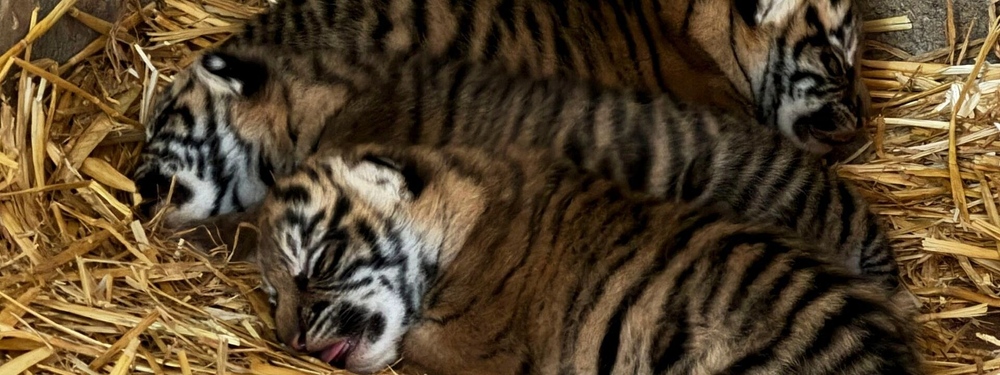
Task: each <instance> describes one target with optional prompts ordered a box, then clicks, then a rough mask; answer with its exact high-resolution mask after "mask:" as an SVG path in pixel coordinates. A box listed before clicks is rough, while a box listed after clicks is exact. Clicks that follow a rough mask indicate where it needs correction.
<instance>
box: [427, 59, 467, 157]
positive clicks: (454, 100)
mask: <svg viewBox="0 0 1000 375" xmlns="http://www.w3.org/2000/svg"><path fill="white" fill-rule="evenodd" d="M468 74H469V68H468V66H467V65H461V66H459V68H458V69H456V70H455V72H454V75H453V76H452V77H451V80H452V81H451V86H450V87H449V88H448V96H447V98H446V101H445V106H446V109H447V112H445V116H444V123H443V124H441V131H440V138H438V140H437V145H438V146H439V147H440V146H444V145H446V144H448V143H449V142H450V141H451V139H452V137H453V132H454V131H455V119H456V116H458V110H459V109H462V108H461V105H462V103H461V102H459V94H460V93H461V92H462V91H463V90H462V88H463V87H465V86H466V84H465V83H466V81H467V80H466V77H467V76H468ZM421 96H422V95H421Z"/></svg>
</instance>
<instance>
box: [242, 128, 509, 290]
mask: <svg viewBox="0 0 1000 375" xmlns="http://www.w3.org/2000/svg"><path fill="white" fill-rule="evenodd" d="M460 153H461V152H460ZM471 155H477V154H469V153H461V155H459V156H458V157H457V158H459V159H462V158H461V157H462V156H465V157H469V156H471ZM444 156H447V154H443V153H436V152H434V151H432V150H430V149H429V148H424V147H409V148H407V149H405V150H392V149H390V148H388V147H383V146H375V145H365V146H360V147H357V148H353V149H351V150H349V151H333V152H329V153H325V154H321V155H318V156H314V157H310V158H308V159H307V160H306V161H304V162H303V163H302V164H301V165H300V166H299V168H298V169H297V171H296V172H295V173H293V174H291V175H289V176H287V177H284V178H281V179H279V180H277V181H276V183H275V186H274V187H273V188H272V189H271V192H270V193H269V194H268V196H267V198H266V199H265V201H264V204H263V206H262V209H261V217H260V218H259V220H260V222H261V224H262V225H261V228H262V230H263V231H264V232H263V234H262V242H261V247H260V249H259V250H258V252H259V254H258V262H259V263H260V265H261V266H263V268H264V269H265V270H266V269H268V268H272V270H273V266H274V265H276V264H284V265H285V266H286V269H284V270H276V271H278V272H281V273H283V274H285V275H292V276H294V275H299V274H309V272H310V264H311V263H314V262H313V260H312V259H310V258H311V255H312V254H316V252H315V251H310V250H311V248H315V247H319V246H324V245H326V242H327V241H329V239H330V238H329V237H330V233H331V232H335V231H337V230H338V228H339V227H348V226H351V225H353V224H356V223H358V222H364V226H366V227H370V229H371V230H374V231H376V232H380V231H388V230H395V231H400V232H406V233H408V235H409V236H412V237H413V238H419V241H420V242H422V243H433V244H436V245H438V244H439V245H440V246H441V247H443V248H446V249H447V248H451V249H456V248H458V247H459V246H460V245H461V243H462V241H464V238H465V234H466V233H468V231H469V230H470V229H471V228H472V227H473V226H474V225H475V224H476V223H477V222H478V219H479V217H480V216H481V215H482V214H483V212H484V211H485V207H484V201H485V200H484V199H483V198H484V197H485V196H486V195H487V194H489V193H488V192H487V190H491V189H488V186H486V185H488V184H490V183H491V181H484V180H483V179H482V178H481V177H482V176H483V175H484V173H485V172H486V170H485V169H480V168H485V167H487V166H494V164H495V163H491V162H489V161H487V160H485V159H484V158H481V157H479V158H477V157H472V158H466V159H463V160H461V162H463V163H461V164H463V165H464V166H467V167H468V168H465V169H463V168H455V166H454V165H451V166H449V165H448V162H449V161H447V160H445V158H444ZM452 156H454V154H452ZM452 161H454V159H452ZM492 171H493V173H498V174H494V177H497V178H498V179H500V177H499V176H501V175H503V174H504V171H503V170H502V168H492ZM404 237H406V236H404ZM447 260H448V259H442V261H443V262H447ZM277 288H278V289H281V288H280V287H277Z"/></svg>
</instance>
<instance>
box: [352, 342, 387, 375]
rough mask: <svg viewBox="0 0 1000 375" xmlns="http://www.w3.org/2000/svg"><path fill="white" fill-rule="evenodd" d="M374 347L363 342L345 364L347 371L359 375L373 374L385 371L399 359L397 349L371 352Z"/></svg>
mask: <svg viewBox="0 0 1000 375" xmlns="http://www.w3.org/2000/svg"><path fill="white" fill-rule="evenodd" d="M372 346H373V345H371V343H369V342H367V341H362V342H361V343H360V344H359V345H358V347H357V348H355V349H354V352H353V353H351V356H350V357H348V358H347V361H346V362H345V365H346V367H347V370H348V371H351V372H354V373H358V374H372V373H375V372H379V371H382V370H385V369H386V367H388V366H389V365H391V364H393V362H395V361H396V358H398V355H397V354H396V349H395V348H392V349H390V350H371V349H372Z"/></svg>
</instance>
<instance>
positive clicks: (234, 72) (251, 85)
mask: <svg viewBox="0 0 1000 375" xmlns="http://www.w3.org/2000/svg"><path fill="white" fill-rule="evenodd" d="M201 67H202V68H204V69H205V71H206V72H208V73H209V74H210V75H212V77H213V78H216V79H218V80H221V82H222V83H223V84H224V85H225V86H226V89H228V90H230V91H232V92H234V93H237V94H240V95H243V96H251V95H253V94H255V93H257V92H258V91H259V90H260V89H261V87H263V86H264V83H265V82H267V79H268V71H267V67H266V66H264V64H262V63H260V62H259V61H255V60H252V59H248V58H243V57H239V56H236V55H233V54H230V53H226V52H221V51H216V52H209V53H206V54H205V55H202V57H201Z"/></svg>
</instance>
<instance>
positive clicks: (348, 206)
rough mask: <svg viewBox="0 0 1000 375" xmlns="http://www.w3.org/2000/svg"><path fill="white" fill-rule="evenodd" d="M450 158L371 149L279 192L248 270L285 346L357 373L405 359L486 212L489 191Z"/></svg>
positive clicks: (312, 168)
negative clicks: (254, 272) (430, 301)
mask: <svg viewBox="0 0 1000 375" xmlns="http://www.w3.org/2000/svg"><path fill="white" fill-rule="evenodd" d="M440 155H441V154H433V153H430V152H426V153H420V150H417V151H416V152H414V151H412V149H405V150H399V151H393V150H390V149H387V148H383V147H376V146H367V147H365V146H362V147H360V148H355V149H352V150H350V151H347V152H344V153H342V154H340V155H333V156H330V155H327V156H316V157H312V158H309V159H307V160H306V161H305V162H303V163H302V164H301V165H300V167H299V169H298V170H297V172H295V173H293V174H291V175H289V176H287V177H285V178H281V179H279V180H278V181H277V182H276V184H275V186H274V187H273V188H272V189H271V192H270V193H269V194H268V196H267V198H265V200H264V203H263V205H262V206H261V209H260V210H261V213H260V215H259V218H258V220H259V222H258V225H259V228H260V242H259V248H258V249H257V251H256V252H255V253H254V254H252V255H251V259H250V260H251V262H254V263H256V264H257V265H258V266H259V267H260V269H261V273H262V279H263V281H264V286H265V287H264V289H265V291H267V292H268V293H269V294H270V296H271V297H272V304H273V305H274V311H275V314H274V315H275V322H276V323H277V327H276V328H277V334H278V338H279V339H280V340H281V341H282V342H283V343H285V344H286V345H287V346H289V347H291V348H293V349H295V350H298V351H303V352H307V353H311V354H312V355H313V356H315V357H317V358H319V359H321V360H323V361H324V362H327V363H330V364H333V365H336V366H338V367H342V368H345V369H347V370H350V371H352V372H359V373H369V372H374V371H378V370H381V369H384V368H385V367H386V366H387V365H390V364H392V363H393V362H395V361H396V360H397V359H398V358H399V356H400V351H401V350H400V343H401V340H402V338H403V336H404V335H405V334H406V332H407V331H408V329H409V327H411V326H412V325H413V324H414V323H415V322H416V320H417V319H418V318H419V316H420V307H421V302H422V298H423V296H424V294H425V292H426V290H427V288H428V286H429V285H430V283H431V282H432V281H433V280H434V278H435V277H436V274H437V270H438V269H439V268H441V267H444V266H445V265H447V264H448V261H449V255H448V249H457V248H459V247H460V246H461V243H462V242H464V241H465V238H466V237H467V236H468V234H469V233H470V230H471V229H472V227H473V226H474V225H475V223H476V221H477V219H478V218H479V216H480V213H481V212H482V211H483V207H482V205H483V203H482V202H483V199H482V198H483V196H484V192H483V188H482V187H481V186H480V185H478V184H475V183H473V182H471V180H470V179H469V178H467V177H463V176H460V175H459V172H455V171H452V170H450V169H447V170H446V169H445V168H444V166H446V165H447V162H446V161H445V160H444V159H443V158H441V156H440ZM445 232H447V233H445Z"/></svg>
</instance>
